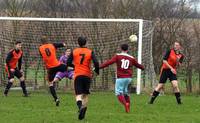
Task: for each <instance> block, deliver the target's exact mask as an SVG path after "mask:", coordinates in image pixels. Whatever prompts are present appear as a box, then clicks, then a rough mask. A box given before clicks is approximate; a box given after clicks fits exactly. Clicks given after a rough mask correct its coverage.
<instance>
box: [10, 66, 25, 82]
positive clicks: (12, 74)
mask: <svg viewBox="0 0 200 123" xmlns="http://www.w3.org/2000/svg"><path fill="white" fill-rule="evenodd" d="M15 76H16V77H17V78H18V79H20V78H21V77H22V76H23V75H22V73H21V72H20V70H19V69H17V68H15V71H14V72H11V71H10V72H8V79H13V78H14V77H15Z"/></svg>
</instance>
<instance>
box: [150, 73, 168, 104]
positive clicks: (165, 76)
mask: <svg viewBox="0 0 200 123" xmlns="http://www.w3.org/2000/svg"><path fill="white" fill-rule="evenodd" d="M168 76H169V71H168V70H162V72H161V75H160V81H159V83H158V85H157V86H156V88H155V89H154V91H153V93H152V95H151V99H150V101H149V104H153V103H154V101H155V99H156V97H157V96H158V95H159V93H160V90H161V89H162V88H163V87H164V83H165V82H166V81H167V79H168Z"/></svg>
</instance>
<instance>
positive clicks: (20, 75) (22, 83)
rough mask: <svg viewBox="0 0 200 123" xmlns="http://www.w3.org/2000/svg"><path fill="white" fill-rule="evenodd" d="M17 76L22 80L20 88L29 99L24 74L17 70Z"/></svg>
mask: <svg viewBox="0 0 200 123" xmlns="http://www.w3.org/2000/svg"><path fill="white" fill-rule="evenodd" d="M15 76H16V77H17V78H18V79H19V80H20V86H21V88H22V92H23V94H24V97H28V92H27V90H26V84H25V79H24V77H23V75H22V73H21V72H20V71H19V70H18V69H16V70H15Z"/></svg>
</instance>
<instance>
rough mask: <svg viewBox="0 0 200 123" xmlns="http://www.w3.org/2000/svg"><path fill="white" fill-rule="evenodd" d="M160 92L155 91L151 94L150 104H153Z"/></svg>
mask: <svg viewBox="0 0 200 123" xmlns="http://www.w3.org/2000/svg"><path fill="white" fill-rule="evenodd" d="M159 93H160V92H158V91H155V90H154V92H153V94H152V96H151V100H150V103H151V104H153V102H154V100H155V99H156V97H157V96H158V95H159Z"/></svg>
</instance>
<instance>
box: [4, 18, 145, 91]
mask: <svg viewBox="0 0 200 123" xmlns="http://www.w3.org/2000/svg"><path fill="white" fill-rule="evenodd" d="M1 20H13V21H16V20H19V21H20V20H23V21H71V22H72V21H76V22H77V21H79V22H81V21H82V22H137V23H139V27H138V28H139V31H138V59H137V60H138V63H140V64H141V63H142V36H143V35H142V32H143V19H93V18H32V17H0V21H1ZM136 93H137V94H140V93H141V70H140V69H137V88H136Z"/></svg>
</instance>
